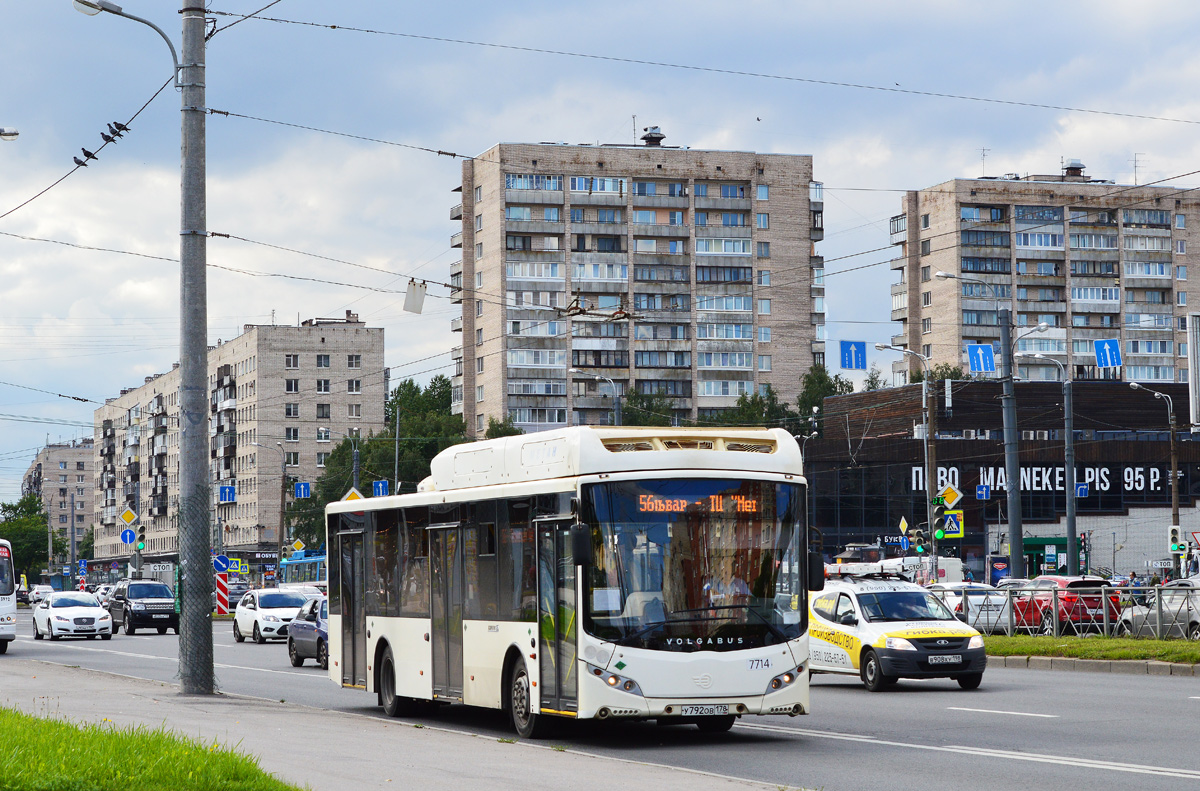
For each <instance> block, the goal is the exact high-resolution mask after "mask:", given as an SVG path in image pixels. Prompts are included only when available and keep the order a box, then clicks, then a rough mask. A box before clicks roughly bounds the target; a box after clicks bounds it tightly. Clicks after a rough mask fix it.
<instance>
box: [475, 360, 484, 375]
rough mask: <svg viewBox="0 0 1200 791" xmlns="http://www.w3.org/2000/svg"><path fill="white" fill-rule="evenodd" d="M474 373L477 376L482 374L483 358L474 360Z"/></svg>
mask: <svg viewBox="0 0 1200 791" xmlns="http://www.w3.org/2000/svg"><path fill="white" fill-rule="evenodd" d="M475 373H477V374H481V373H483V358H482V357H476V358H475Z"/></svg>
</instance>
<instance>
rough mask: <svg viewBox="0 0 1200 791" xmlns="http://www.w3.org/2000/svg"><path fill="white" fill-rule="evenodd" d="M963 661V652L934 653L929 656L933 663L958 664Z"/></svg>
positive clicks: (930, 661)
mask: <svg viewBox="0 0 1200 791" xmlns="http://www.w3.org/2000/svg"><path fill="white" fill-rule="evenodd" d="M961 662H962V654H934V655H933V656H931V657H929V664H931V665H957V664H959V663H961Z"/></svg>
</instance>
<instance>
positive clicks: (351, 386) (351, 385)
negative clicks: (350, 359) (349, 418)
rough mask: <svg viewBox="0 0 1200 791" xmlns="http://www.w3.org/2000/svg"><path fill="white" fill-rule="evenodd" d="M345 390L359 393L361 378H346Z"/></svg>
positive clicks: (360, 390)
mask: <svg viewBox="0 0 1200 791" xmlns="http://www.w3.org/2000/svg"><path fill="white" fill-rule="evenodd" d="M346 392H347V393H361V392H362V380H361V379H349V380H347V381H346Z"/></svg>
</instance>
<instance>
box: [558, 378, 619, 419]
mask: <svg viewBox="0 0 1200 791" xmlns="http://www.w3.org/2000/svg"><path fill="white" fill-rule="evenodd" d="M570 373H573V374H579V375H580V376H590V377H592V379H594V380H596V381H597V382H599V381H605V382H608V386H609V387H611V388H612V399H613V400H612V416H613V425H614V426H619V425H621V399H620V397H619V396H618V395H617V384H616V382H614V381H613V380H612V379H609V378H608V377H607V376H604V375H603V374H594V373H591V372H589V371H582V370H580V369H578V368H572V369H570Z"/></svg>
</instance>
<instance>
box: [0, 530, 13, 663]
mask: <svg viewBox="0 0 1200 791" xmlns="http://www.w3.org/2000/svg"><path fill="white" fill-rule="evenodd" d="M16 639H17V577H16V572H15V570H14V569H13V560H12V544H10V543H8V542H7V541H5V540H4V539H2V538H0V654H3V653H5V652H6V651H8V644H9V643H11V642H12V641H13V640H16Z"/></svg>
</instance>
